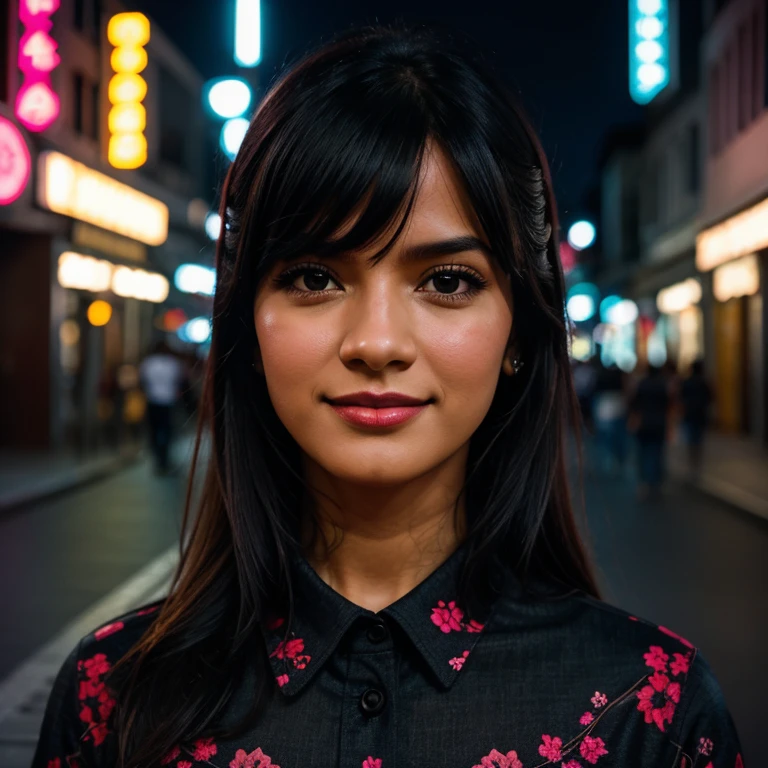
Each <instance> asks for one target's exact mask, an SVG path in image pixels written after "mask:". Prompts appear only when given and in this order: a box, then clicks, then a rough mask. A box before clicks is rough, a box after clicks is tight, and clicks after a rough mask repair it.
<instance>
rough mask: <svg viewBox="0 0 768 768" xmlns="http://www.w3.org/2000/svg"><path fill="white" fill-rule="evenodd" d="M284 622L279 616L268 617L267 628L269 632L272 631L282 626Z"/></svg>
mask: <svg viewBox="0 0 768 768" xmlns="http://www.w3.org/2000/svg"><path fill="white" fill-rule="evenodd" d="M284 623H285V619H280V618H276V619H270V620H269V621H268V622H267V629H268V630H270V632H274V631H275V630H276V629H279V628H280V627H282V626H283V624H284Z"/></svg>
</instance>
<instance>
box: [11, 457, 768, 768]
mask: <svg viewBox="0 0 768 768" xmlns="http://www.w3.org/2000/svg"><path fill="white" fill-rule="evenodd" d="M183 498H184V478H183V477H182V476H175V477H158V476H156V475H154V474H153V473H152V471H151V467H150V466H149V465H148V464H147V463H146V462H143V463H139V464H135V465H132V466H130V467H129V468H127V469H123V470H121V471H120V472H117V473H116V474H114V475H112V476H110V477H108V478H105V479H101V480H99V481H97V482H94V483H92V484H90V485H87V486H84V487H80V488H77V489H74V490H72V491H71V492H69V493H66V494H63V495H59V496H57V497H55V498H52V499H49V500H47V501H44V502H41V503H39V504H37V505H33V506H30V507H26V508H21V509H18V510H16V511H14V512H11V513H6V514H4V515H2V516H0V579H2V584H3V585H4V589H3V590H0V615H1V616H2V617H3V631H2V633H1V634H0V766H1V767H2V768H27V766H28V765H29V761H30V759H31V753H32V750H33V748H34V742H35V737H36V733H37V729H38V728H39V722H40V719H41V717H42V710H43V707H44V704H45V699H46V697H47V693H48V687H49V686H50V683H51V680H52V677H53V675H55V671H56V669H57V668H58V665H60V663H61V661H62V660H63V658H64V656H66V654H67V652H68V651H69V650H70V649H71V648H72V647H73V645H74V643H75V642H76V639H77V638H78V637H79V636H82V635H83V634H85V633H86V632H87V631H89V630H90V629H92V628H94V627H95V626H98V625H99V624H100V623H103V622H104V621H106V620H107V619H108V618H110V617H111V616H114V615H116V614H119V613H121V612H123V611H124V610H128V609H129V608H130V607H133V606H135V605H138V604H141V603H142V602H147V601H148V600H149V599H153V598H154V597H155V596H157V595H160V594H162V593H163V590H164V589H165V588H166V587H167V583H168V578H169V575H170V573H171V571H172V568H173V565H174V563H175V544H176V542H177V540H178V531H179V525H180V519H181V511H182V505H183ZM585 500H586V509H587V510H588V513H587V515H586V518H585V521H584V528H585V530H586V531H587V532H588V536H589V537H590V541H591V546H592V548H593V551H594V554H595V558H596V561H597V564H598V568H599V573H600V581H601V584H602V586H603V589H604V598H605V599H606V600H607V601H608V602H611V603H613V604H616V605H618V606H620V607H622V608H624V609H626V610H628V611H630V612H632V613H634V614H636V615H638V616H642V617H644V618H647V619H650V620H652V621H655V622H657V623H659V624H663V625H664V626H666V627H669V628H670V629H672V630H673V631H675V632H677V633H678V634H680V635H682V636H684V637H687V638H688V639H689V640H691V641H692V642H693V643H694V644H696V645H697V646H699V647H700V648H701V650H702V653H703V654H704V655H705V657H706V658H707V659H708V661H709V662H710V664H711V665H712V667H713V669H714V671H715V674H716V675H717V676H718V679H719V680H720V683H721V685H722V688H723V690H724V692H725V696H726V699H727V701H728V702H729V705H730V708H731V711H732V714H733V717H734V720H735V722H736V725H737V728H738V729H739V733H740V735H741V738H742V742H743V747H744V763H745V765H746V766H757V765H760V761H761V758H762V752H763V748H762V745H763V739H762V733H761V732H758V726H759V725H762V722H761V721H762V720H764V717H765V714H766V705H765V699H764V691H766V690H768V662H766V655H765V653H766V652H765V647H766V639H768V523H767V522H766V521H765V520H763V519H761V518H759V517H756V516H754V515H750V514H747V513H745V512H740V511H738V510H736V509H735V508H733V507H732V506H728V505H725V504H723V503H721V502H719V501H717V500H715V499H713V498H711V497H709V496H706V495H704V494H702V493H699V492H698V491H695V490H691V489H690V488H688V487H686V486H684V485H682V484H676V483H674V482H673V483H670V485H669V486H668V487H667V488H666V489H665V492H664V494H663V496H662V498H661V499H659V500H658V501H653V502H640V501H638V500H637V499H636V497H635V492H634V485H633V483H632V482H631V479H630V478H629V477H627V476H613V475H609V474H591V473H587V474H586V477H585ZM760 713H762V717H761V716H760Z"/></svg>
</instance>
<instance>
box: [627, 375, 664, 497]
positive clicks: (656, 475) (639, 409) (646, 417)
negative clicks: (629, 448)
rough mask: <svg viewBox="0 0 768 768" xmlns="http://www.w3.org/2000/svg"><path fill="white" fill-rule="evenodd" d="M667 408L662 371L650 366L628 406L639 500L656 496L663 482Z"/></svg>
mask: <svg viewBox="0 0 768 768" xmlns="http://www.w3.org/2000/svg"><path fill="white" fill-rule="evenodd" d="M669 406H670V396H669V383H668V382H667V379H666V377H665V376H664V372H663V369H661V368H658V367H656V366H654V365H650V366H648V372H647V374H646V375H645V376H644V377H643V378H642V379H641V380H640V382H639V383H638V385H637V389H636V390H635V393H634V395H633V396H632V399H631V401H630V404H629V412H630V422H629V423H630V429H631V431H632V432H633V433H634V435H635V438H636V440H637V457H638V470H639V476H640V483H639V486H638V495H639V496H640V497H641V498H646V497H648V496H651V495H655V494H657V493H658V492H659V490H660V489H661V484H662V483H663V481H664V474H665V447H666V440H667V424H668V414H669Z"/></svg>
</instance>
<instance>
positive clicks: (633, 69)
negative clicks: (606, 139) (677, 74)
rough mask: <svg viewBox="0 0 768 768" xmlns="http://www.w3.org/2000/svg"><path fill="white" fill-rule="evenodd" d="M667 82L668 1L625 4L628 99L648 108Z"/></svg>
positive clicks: (651, 0) (659, 0)
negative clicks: (626, 8)
mask: <svg viewBox="0 0 768 768" xmlns="http://www.w3.org/2000/svg"><path fill="white" fill-rule="evenodd" d="M669 81H670V56H669V0H629V93H630V96H631V97H632V99H633V100H634V101H636V102H637V103H638V104H648V102H650V101H652V100H653V99H654V98H655V97H656V96H657V95H658V94H659V93H660V92H661V91H662V90H663V89H664V88H666V87H667V85H669Z"/></svg>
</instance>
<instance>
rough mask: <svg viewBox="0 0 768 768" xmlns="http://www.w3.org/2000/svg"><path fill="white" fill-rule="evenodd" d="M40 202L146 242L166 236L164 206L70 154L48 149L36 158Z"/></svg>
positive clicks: (151, 243)
mask: <svg viewBox="0 0 768 768" xmlns="http://www.w3.org/2000/svg"><path fill="white" fill-rule="evenodd" d="M38 163H39V166H38V187H37V199H38V202H39V203H40V205H42V206H44V207H45V208H49V209H50V210H52V211H55V212H56V213H63V214H64V215H65V216H71V217H72V218H75V219H80V220H81V221H87V222H88V223H89V224H95V225H96V226H98V227H102V228H103V229H108V230H110V231H111V232H117V233H118V234H120V235H125V236H126V237H131V238H133V239H134V240H139V241H141V242H142V243H146V244H147V245H161V244H162V243H164V242H165V241H166V239H167V238H168V206H167V205H166V204H165V203H163V202H161V201H160V200H156V199H155V198H154V197H150V196H149V195H145V194H144V193H143V192H139V190H138V189H134V188H133V187H129V186H128V185H127V184H123V183H121V182H119V181H117V180H116V179H113V178H112V177H111V176H106V175H105V174H103V173H99V172H98V171H94V170H93V169H92V168H88V166H86V165H83V164H82V163H78V162H77V161H76V160H73V159H72V158H71V157H67V156H66V155H62V154H61V153H59V152H53V151H50V150H47V151H43V152H41V153H40V157H39V160H38Z"/></svg>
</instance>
